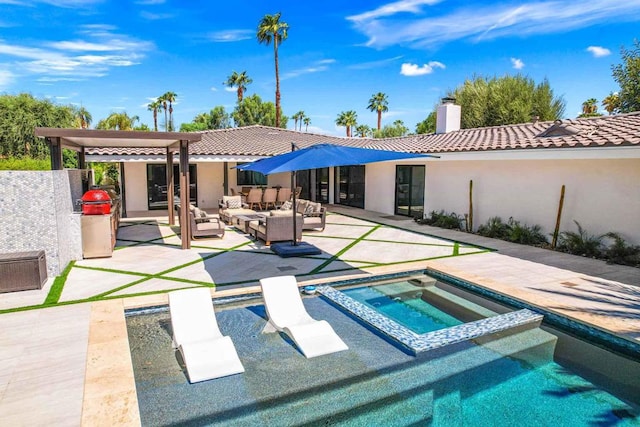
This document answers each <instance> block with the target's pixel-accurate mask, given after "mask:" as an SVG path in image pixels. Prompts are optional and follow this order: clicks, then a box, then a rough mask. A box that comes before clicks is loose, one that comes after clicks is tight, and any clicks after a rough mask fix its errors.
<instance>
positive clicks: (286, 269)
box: [277, 265, 297, 271]
mask: <svg viewBox="0 0 640 427" xmlns="http://www.w3.org/2000/svg"><path fill="white" fill-rule="evenodd" d="M277 268H278V270H280V271H291V270H297V268H295V267H293V266H290V265H284V266H282V267H277Z"/></svg>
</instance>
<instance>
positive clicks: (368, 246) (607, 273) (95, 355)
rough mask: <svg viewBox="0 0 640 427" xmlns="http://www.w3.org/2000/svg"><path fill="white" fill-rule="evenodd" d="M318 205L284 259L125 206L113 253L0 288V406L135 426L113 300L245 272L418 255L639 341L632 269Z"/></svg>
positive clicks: (20, 418) (335, 270)
mask: <svg viewBox="0 0 640 427" xmlns="http://www.w3.org/2000/svg"><path fill="white" fill-rule="evenodd" d="M330 211H331V213H332V214H331V215H330V216H329V217H328V218H327V223H328V225H327V228H326V230H325V231H324V232H309V233H304V236H303V239H304V240H305V241H307V242H310V243H313V244H314V245H316V246H318V247H319V248H320V249H322V251H323V253H322V254H321V255H318V256H312V257H305V258H287V259H281V258H279V257H277V256H275V255H273V254H272V253H271V252H270V251H269V249H268V248H267V247H265V246H264V245H263V244H261V243H259V242H255V241H253V240H251V239H249V238H248V236H246V235H244V234H242V233H240V232H237V231H235V230H234V229H232V228H230V229H229V230H228V231H227V233H226V234H225V237H224V238H223V239H208V240H201V241H194V242H193V246H192V249H191V250H181V249H180V238H179V236H178V235H176V231H177V230H178V229H177V228H176V227H170V226H169V225H168V224H166V217H160V218H154V217H148V218H129V219H127V220H125V221H124V222H123V224H122V225H123V226H122V227H121V229H120V230H119V233H118V249H117V250H116V251H115V252H114V256H113V257H112V258H104V259H93V260H83V261H79V262H76V263H75V264H74V265H73V266H71V268H70V269H69V270H68V274H67V276H66V280H63V278H62V277H61V278H59V280H58V281H56V282H55V283H54V280H53V279H49V280H48V282H47V284H46V286H45V287H44V288H43V289H42V290H37V291H24V292H18V293H10V294H0V339H1V340H3V342H4V343H5V345H4V346H3V348H2V350H1V351H0V360H1V362H2V365H1V366H2V368H0V417H1V418H2V419H5V420H11V424H12V425H23V424H44V423H46V424H48V425H81V424H85V425H96V424H105V425H135V424H138V423H139V417H138V413H137V411H138V408H137V400H136V395H135V384H134V382H133V373H132V370H131V360H130V354H129V351H128V344H127V342H128V341H127V336H126V328H124V326H123V325H124V315H123V309H124V308H131V307H140V306H148V305H159V304H166V292H167V291H169V290H173V289H179V288H185V287H192V286H210V287H211V292H212V295H214V296H222V295H231V294H241V293H248V292H256V291H258V289H259V288H258V286H257V283H258V282H257V281H258V279H260V278H262V277H268V276H274V275H282V274H294V275H296V276H298V280H299V281H300V282H301V283H320V282H326V281H334V280H342V279H347V278H355V277H362V276H369V275H377V274H385V273H392V272H401V271H413V270H421V269H425V268H426V267H429V268H432V269H435V270H438V271H441V272H444V273H447V274H450V275H453V276H456V277H459V278H462V279H466V280H469V281H471V282H474V283H476V284H478V285H480V286H482V287H485V288H487V289H492V290H494V291H497V292H501V293H504V294H507V295H510V296H513V297H516V298H519V299H521V300H523V301H527V302H529V303H530V304H532V305H534V306H535V305H537V306H539V307H544V308H546V309H548V310H551V311H554V312H557V313H559V314H562V315H566V316H569V317H573V318H576V319H579V320H582V321H584V322H586V323H589V324H592V325H595V326H597V327H600V328H603V329H606V330H608V331H610V332H612V333H614V334H617V335H619V336H621V337H624V338H626V339H629V340H634V341H640V303H639V302H638V300H639V298H638V297H640V288H638V285H639V284H640V270H639V269H631V268H628V267H621V266H609V265H606V264H605V263H603V262H601V261H596V260H589V259H584V258H580V257H574V256H571V255H566V254H559V253H555V252H549V251H545V250H541V249H537V248H530V247H526V246H520V245H513V244H508V243H506V242H500V241H495V240H492V239H485V238H481V237H479V236H475V235H470V234H466V233H459V232H450V231H448V230H440V229H434V228H432V227H427V226H421V225H418V224H415V223H414V222H413V221H411V220H409V219H407V220H404V219H400V218H398V217H391V218H389V217H388V216H386V215H383V214H379V213H375V212H368V211H363V210H360V209H349V208H344V207H335V206H334V207H331V208H330ZM442 238H448V239H452V240H453V241H452V240H442ZM454 241H457V242H458V243H454ZM461 242H465V243H461ZM476 245H477V246H476ZM487 247H489V248H492V249H498V251H497V252H491V251H488V250H487V249H486V248H487ZM540 251H543V252H544V253H542V252H540ZM15 310H24V311H15ZM45 374H46V375H45Z"/></svg>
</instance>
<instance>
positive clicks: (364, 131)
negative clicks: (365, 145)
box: [356, 125, 371, 138]
mask: <svg viewBox="0 0 640 427" xmlns="http://www.w3.org/2000/svg"><path fill="white" fill-rule="evenodd" d="M356 134H358V136H360V138H365V137H367V136H370V135H371V128H370V127H369V126H367V125H357V126H356Z"/></svg>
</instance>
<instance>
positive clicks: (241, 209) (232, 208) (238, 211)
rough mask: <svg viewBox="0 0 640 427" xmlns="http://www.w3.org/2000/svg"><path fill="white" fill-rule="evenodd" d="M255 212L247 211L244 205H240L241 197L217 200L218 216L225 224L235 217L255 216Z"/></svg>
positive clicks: (246, 206) (226, 197) (224, 197)
mask: <svg viewBox="0 0 640 427" xmlns="http://www.w3.org/2000/svg"><path fill="white" fill-rule="evenodd" d="M255 214H256V211H254V210H253V209H249V208H248V205H247V204H246V203H242V197H241V196H223V197H222V199H220V200H218V215H219V216H220V219H221V220H222V221H224V222H225V223H227V224H231V221H232V219H233V217H234V216H235V215H255Z"/></svg>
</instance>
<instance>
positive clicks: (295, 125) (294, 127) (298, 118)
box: [292, 110, 304, 131]
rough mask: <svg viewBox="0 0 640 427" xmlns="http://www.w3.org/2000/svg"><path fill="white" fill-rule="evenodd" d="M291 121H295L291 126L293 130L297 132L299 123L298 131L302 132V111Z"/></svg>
mask: <svg viewBox="0 0 640 427" xmlns="http://www.w3.org/2000/svg"><path fill="white" fill-rule="evenodd" d="M292 117H293V120H294V121H295V123H294V125H293V129H294V130H298V121H299V122H300V131H302V119H304V111H302V110H300V111H298V112H297V113H295V114H294V115H293V116H292Z"/></svg>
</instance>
